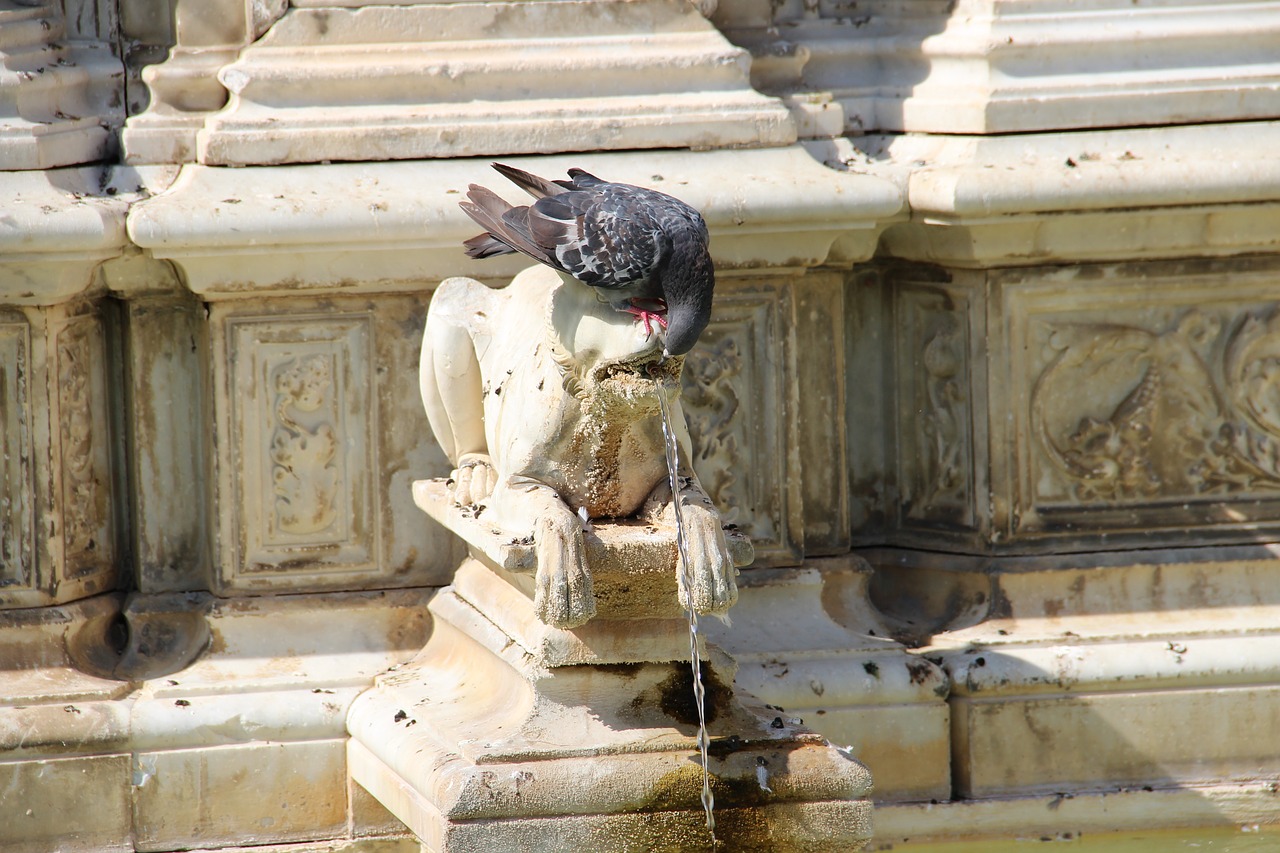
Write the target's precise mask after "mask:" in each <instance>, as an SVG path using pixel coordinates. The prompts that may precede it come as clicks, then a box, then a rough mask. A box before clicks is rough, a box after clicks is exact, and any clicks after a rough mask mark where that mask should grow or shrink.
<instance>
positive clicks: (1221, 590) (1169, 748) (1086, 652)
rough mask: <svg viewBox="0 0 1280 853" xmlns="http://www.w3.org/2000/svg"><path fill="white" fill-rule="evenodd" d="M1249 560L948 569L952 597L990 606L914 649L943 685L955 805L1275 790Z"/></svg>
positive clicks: (1270, 687)
mask: <svg viewBox="0 0 1280 853" xmlns="http://www.w3.org/2000/svg"><path fill="white" fill-rule="evenodd" d="M1250 553H1251V551H1250V552H1249V553H1244V554H1241V553H1237V552H1235V551H1232V550H1230V549H1217V550H1210V549H1202V550H1200V551H1199V552H1198V553H1197V551H1196V550H1195V549H1187V550H1186V551H1182V552H1155V551H1151V552H1134V553H1130V554H1129V555H1128V559H1123V557H1124V556H1125V555H1122V554H1119V553H1116V554H1112V555H1109V556H1108V557H1107V558H1106V563H1105V564H1103V559H1102V558H1099V557H1098V555H1094V565H1092V566H1088V565H1084V564H1083V560H1080V561H1079V562H1078V564H1077V565H1074V566H1063V565H1060V564H1050V565H1040V566H1036V565H1035V564H1034V563H1032V562H1030V561H1026V562H1024V563H1023V564H1022V565H1015V566H1012V567H1010V568H1009V569H1008V570H1002V569H1001V568H999V567H998V564H997V567H996V568H992V567H990V566H988V568H987V571H985V572H982V571H975V572H971V573H964V572H956V573H955V574H957V575H964V574H969V575H971V576H970V577H967V578H966V577H957V578H956V579H955V583H954V584H953V587H954V591H955V595H954V596H952V598H953V599H954V600H956V601H959V600H961V599H962V598H964V597H965V595H962V592H964V591H965V590H968V593H966V595H968V598H969V600H970V603H971V604H972V603H973V602H976V601H979V600H983V601H985V602H989V605H988V606H987V609H986V612H985V614H984V613H982V612H981V608H978V609H976V610H975V609H974V607H972V606H970V607H959V608H956V611H955V612H957V613H960V614H961V618H962V619H964V620H967V619H969V618H974V617H975V616H976V617H978V618H982V617H983V616H985V618H982V621H979V622H977V624H974V625H972V626H970V627H958V628H957V629H956V630H952V631H947V632H943V633H937V634H934V635H933V636H932V638H931V640H930V641H929V642H930V645H929V646H928V647H926V648H924V649H922V650H921V652H920V653H921V654H923V655H925V656H926V657H928V658H930V659H932V660H935V661H937V662H938V663H939V664H940V665H941V666H942V667H943V669H944V670H946V672H947V673H948V675H949V676H950V677H951V681H952V686H951V694H950V702H951V723H952V726H951V730H952V743H953V751H952V757H953V769H954V777H955V782H956V788H955V796H956V797H957V798H993V797H1027V796H1034V795H1037V794H1051V793H1064V792H1067V793H1085V792H1099V793H1101V792H1116V791H1117V790H1121V789H1128V788H1134V789H1139V790H1142V789H1151V790H1160V789H1175V788H1185V787H1206V786H1219V785H1224V784H1243V785H1248V784H1256V783H1259V782H1269V783H1274V782H1275V781H1276V780H1277V779H1280V701H1278V700H1280V688H1278V687H1277V686H1276V684H1275V672H1276V671H1277V669H1280V632H1278V631H1277V630H1276V625H1277V624H1280V607H1278V605H1277V603H1276V601H1275V592H1274V583H1273V582H1272V580H1271V578H1272V577H1273V576H1274V558H1272V559H1271V560H1267V561H1264V560H1260V559H1257V558H1256V556H1250ZM947 574H948V573H947V572H945V571H936V572H934V574H933V577H934V580H935V581H937V580H943V581H945V580H946V579H947ZM900 580H902V579H900ZM938 594H939V595H944V594H946V590H945V588H942V589H939V590H938ZM961 624H963V622H961ZM1029 756H1035V758H1034V760H1029V758H1028V757H1029Z"/></svg>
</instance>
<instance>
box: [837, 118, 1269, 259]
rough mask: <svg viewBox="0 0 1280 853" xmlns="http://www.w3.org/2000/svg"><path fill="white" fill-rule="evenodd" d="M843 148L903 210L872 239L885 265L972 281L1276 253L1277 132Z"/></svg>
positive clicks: (1186, 130) (1191, 130)
mask: <svg viewBox="0 0 1280 853" xmlns="http://www.w3.org/2000/svg"><path fill="white" fill-rule="evenodd" d="M841 144H848V143H844V142H842V143H841ZM855 144H856V145H857V148H858V150H856V151H853V152H852V153H851V154H849V155H848V156H846V157H844V162H845V164H846V166H847V168H850V169H851V170H853V171H856V172H862V173H866V174H874V175H878V176H881V177H884V178H886V179H889V180H892V181H894V182H895V183H897V185H898V186H899V187H900V188H902V190H903V192H904V193H905V195H906V197H907V203H908V206H909V208H910V210H911V217H910V222H906V223H902V224H899V225H896V226H893V227H891V228H890V229H888V231H887V232H886V234H885V238H884V246H883V248H884V249H885V250H886V251H887V252H888V253H889V254H891V255H895V256H898V257H903V258H909V259H912V260H921V261H929V262H935V263H942V264H947V265H954V266H979V267H981V266H1004V265H1010V264H1013V265H1017V264H1025V263H1043V262H1052V261H1091V260H1099V261H1101V260H1120V259H1142V258H1160V257H1185V256H1197V255H1200V256H1204V255H1207V256H1221V255H1231V254H1244V253H1251V252H1270V251H1274V250H1275V248H1276V246H1277V245H1278V244H1280V237H1278V236H1277V235H1280V227H1277V226H1278V224H1280V164H1278V163H1277V161H1276V158H1275V157H1274V156H1272V153H1271V152H1273V151H1274V150H1275V148H1276V146H1277V145H1280V122H1250V123H1240V124H1224V125H1194V126H1186V127H1168V128H1151V129H1137V130H1111V131H1086V132H1079V133H1067V134H1063V133H1059V134H1025V135H1010V136H999V137H972V136H869V137H863V138H860V139H858V140H855ZM837 159H839V158H837Z"/></svg>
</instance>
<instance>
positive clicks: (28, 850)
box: [0, 754, 134, 853]
mask: <svg viewBox="0 0 1280 853" xmlns="http://www.w3.org/2000/svg"><path fill="white" fill-rule="evenodd" d="M0 790H2V791H4V792H5V793H4V813H5V819H4V820H3V821H0V844H3V845H4V849H5V850H12V851H14V853H44V851H48V850H64V851H67V853H100V851H101V853H113V851H125V850H132V849H134V848H133V845H132V844H131V843H130V841H129V833H130V825H131V823H132V817H131V814H130V808H131V806H130V789H129V756H128V755H127V754H120V755H88V756H78V757H74V758H61V759H41V760H35V761H5V762H0ZM72 804H79V805H78V806H73V805H72ZM89 804H92V805H89Z"/></svg>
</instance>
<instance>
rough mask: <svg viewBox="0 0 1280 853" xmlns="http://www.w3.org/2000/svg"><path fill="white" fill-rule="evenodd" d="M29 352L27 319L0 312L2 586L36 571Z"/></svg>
mask: <svg viewBox="0 0 1280 853" xmlns="http://www.w3.org/2000/svg"><path fill="white" fill-rule="evenodd" d="M30 353H31V334H30V329H29V328H28V326H27V323H26V321H25V320H24V319H23V318H22V317H21V316H14V315H9V314H0V587H21V586H29V585H30V584H31V581H32V577H31V576H32V574H33V552H32V535H33V530H32V527H33V524H34V520H33V517H32V493H31V492H32V485H33V483H32V454H31V408H30V405H31V404H30V397H29V391H28V388H27V383H28V371H29V368H30Z"/></svg>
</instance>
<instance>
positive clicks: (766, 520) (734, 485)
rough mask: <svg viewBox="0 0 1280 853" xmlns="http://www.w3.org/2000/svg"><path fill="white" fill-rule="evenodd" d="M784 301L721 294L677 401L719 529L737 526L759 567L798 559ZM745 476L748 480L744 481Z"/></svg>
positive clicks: (785, 295) (783, 296) (783, 297)
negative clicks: (747, 538)
mask: <svg viewBox="0 0 1280 853" xmlns="http://www.w3.org/2000/svg"><path fill="white" fill-rule="evenodd" d="M789 311H790V292H789V291H788V290H785V289H782V288H779V289H776V290H774V289H770V290H768V291H767V292H763V293H761V292H754V291H748V290H739V291H734V290H730V289H728V288H723V287H722V288H720V290H719V292H718V293H717V296H716V307H715V311H714V312H713V314H712V322H711V324H710V325H709V326H708V327H707V330H706V332H704V333H703V336H702V338H701V340H700V342H699V344H698V346H697V347H695V348H694V349H693V350H692V351H691V352H690V353H689V354H688V355H687V356H686V358H685V364H684V382H683V388H682V392H681V393H682V397H683V401H684V410H685V416H686V418H687V420H688V423H689V433H690V437H691V438H692V440H693V464H694V469H695V470H696V471H697V473H698V479H699V480H700V481H701V482H702V485H703V488H705V489H706V490H707V493H708V494H709V495H710V496H711V498H712V500H713V501H714V502H715V505H716V508H717V509H718V510H719V511H720V514H721V517H722V519H723V520H724V522H725V523H726V524H735V525H739V526H740V527H741V529H742V530H743V532H745V533H747V534H748V535H749V536H750V537H751V539H752V541H753V543H754V544H755V551H756V563H755V564H756V565H791V564H793V563H796V562H798V561H799V560H800V559H801V557H802V556H803V541H802V537H803V529H802V528H803V519H802V517H801V514H800V509H801V507H800V500H801V498H800V494H799V490H798V481H799V478H798V472H797V471H796V470H795V468H794V467H792V466H793V465H797V466H798V452H797V451H796V450H795V449H794V448H795V444H796V441H795V439H794V438H793V437H791V436H790V433H789V430H790V428H791V427H790V424H791V422H792V419H793V417H794V413H793V409H794V405H793V402H792V396H791V395H792V392H793V391H794V387H793V386H794V375H793V369H792V368H791V366H790V364H789V360H788V353H789V344H788V336H789V335H790V329H789V327H788V326H786V325H784V322H783V319H782V318H783V317H784V316H785V313H784V312H789ZM748 472H749V473H748Z"/></svg>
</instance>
